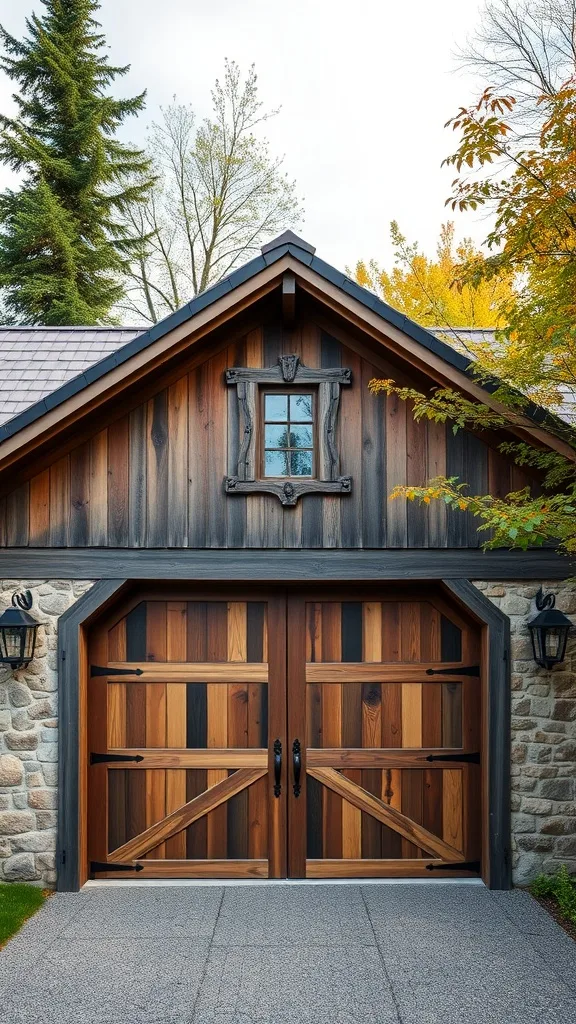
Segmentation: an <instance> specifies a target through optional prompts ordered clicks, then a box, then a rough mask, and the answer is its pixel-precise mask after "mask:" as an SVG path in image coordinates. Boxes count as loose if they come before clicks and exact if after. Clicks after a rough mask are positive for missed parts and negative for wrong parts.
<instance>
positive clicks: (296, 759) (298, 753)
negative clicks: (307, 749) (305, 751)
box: [292, 740, 302, 796]
mask: <svg viewBox="0 0 576 1024" xmlns="http://www.w3.org/2000/svg"><path fill="white" fill-rule="evenodd" d="M292 767H293V769H294V786H293V789H294V796H300V791H301V789H302V787H301V785H300V775H301V773H302V748H301V746H300V740H294V743H293V744H292Z"/></svg>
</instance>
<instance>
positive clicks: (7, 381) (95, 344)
mask: <svg viewBox="0 0 576 1024" xmlns="http://www.w3.org/2000/svg"><path fill="white" fill-rule="evenodd" d="M145 330H146V328H145V327H0V423H5V422H6V420H9V419H11V418H12V416H17V415H18V413H20V412H23V411H24V409H27V408H28V407H29V406H30V405H34V403H35V402H38V401H40V399H41V398H45V397H46V395H49V394H51V392H52V391H55V390H56V388H59V387H60V386H61V385H62V384H64V383H65V382H66V381H68V380H71V378H72V377H76V376H77V375H78V374H79V373H82V372H83V371H84V370H86V369H87V368H88V367H89V366H93V364H94V363H97V362H98V360H100V359H104V357H105V356H107V355H109V354H110V353H111V352H115V351H116V349H118V348H121V347H122V345H125V344H126V342H128V341H132V339H133V338H136V337H138V335H139V334H142V333H143V332H144V331H145Z"/></svg>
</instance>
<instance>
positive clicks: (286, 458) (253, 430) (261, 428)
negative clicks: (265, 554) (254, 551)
mask: <svg viewBox="0 0 576 1024" xmlns="http://www.w3.org/2000/svg"><path fill="white" fill-rule="evenodd" d="M351 381H352V374H351V372H350V370H349V369H348V368H347V367H345V366H331V367H310V366H305V365H304V363H302V362H301V360H300V357H299V356H297V355H285V356H280V357H279V359H278V362H277V363H276V365H275V366H263V367H252V366H231V367H230V368H229V369H228V370H226V383H227V384H229V385H231V386H232V387H235V388H236V395H237V398H238V406H237V408H238V415H237V417H236V418H234V417H230V419H229V424H230V428H229V429H230V436H229V449H230V451H231V459H232V462H231V465H230V475H229V476H227V477H226V478H225V481H224V488H225V491H226V494H275V495H276V496H277V497H278V498H279V499H280V501H281V503H282V504H283V505H287V506H290V505H291V506H294V505H296V503H297V502H298V501H299V499H300V498H301V497H304V496H305V495H307V494H350V491H351V489H352V478H351V477H349V476H342V475H341V473H340V453H339V451H338V409H339V406H340V389H341V388H342V387H343V386H344V387H347V386H349V385H350V383H351Z"/></svg>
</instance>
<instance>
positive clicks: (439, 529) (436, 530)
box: [426, 420, 494, 548]
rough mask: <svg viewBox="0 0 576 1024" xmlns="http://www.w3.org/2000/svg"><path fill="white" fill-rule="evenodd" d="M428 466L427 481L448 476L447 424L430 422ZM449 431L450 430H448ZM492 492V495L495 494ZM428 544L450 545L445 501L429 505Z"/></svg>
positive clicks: (428, 426)
mask: <svg viewBox="0 0 576 1024" xmlns="http://www.w3.org/2000/svg"><path fill="white" fill-rule="evenodd" d="M427 428H428V465H427V473H426V479H427V480H434V478H435V477H437V476H446V424H445V423H434V421H433V420H428V423H427ZM448 429H449V428H448ZM493 493H494V492H493V491H490V494H493ZM428 543H429V545H430V547H431V548H445V547H446V546H447V544H448V531H447V529H446V505H445V504H444V502H443V501H431V502H430V504H429V505H428Z"/></svg>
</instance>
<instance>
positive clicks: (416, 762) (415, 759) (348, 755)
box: [306, 747, 476, 768]
mask: <svg viewBox="0 0 576 1024" xmlns="http://www.w3.org/2000/svg"><path fill="white" fill-rule="evenodd" d="M432 753H433V754H434V755H438V756H442V757H451V756H453V755H454V754H456V755H458V754H464V753H468V751H464V750H461V749H460V748H453V747H450V748H448V747H447V748H446V749H444V748H440V749H438V748H426V749H422V750H419V749H414V750H409V749H408V748H407V747H406V748H405V749H403V748H399V749H398V750H396V749H390V748H389V749H388V750H382V749H376V748H375V749H370V748H360V747H358V748H353V747H349V748H348V749H346V750H341V749H339V748H330V747H323V748H322V749H320V748H313V749H310V748H309V749H308V750H307V751H306V765H307V767H308V768H465V767H468V765H467V762H466V761H448V762H444V763H443V762H442V761H427V760H426V758H427V756H428V754H432ZM470 753H476V751H470Z"/></svg>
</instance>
